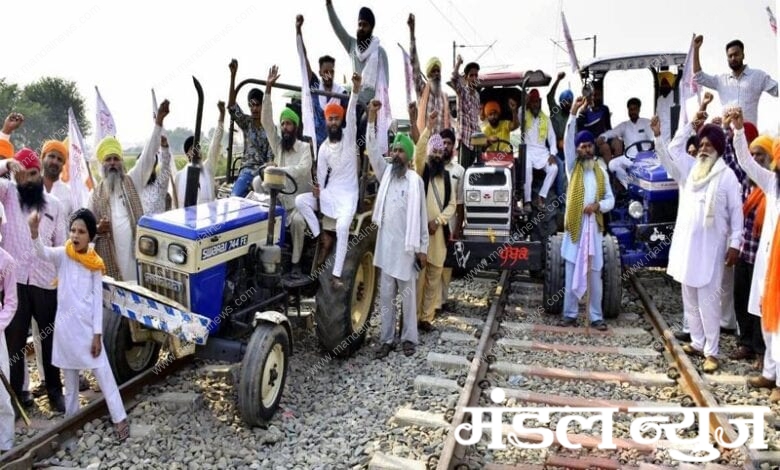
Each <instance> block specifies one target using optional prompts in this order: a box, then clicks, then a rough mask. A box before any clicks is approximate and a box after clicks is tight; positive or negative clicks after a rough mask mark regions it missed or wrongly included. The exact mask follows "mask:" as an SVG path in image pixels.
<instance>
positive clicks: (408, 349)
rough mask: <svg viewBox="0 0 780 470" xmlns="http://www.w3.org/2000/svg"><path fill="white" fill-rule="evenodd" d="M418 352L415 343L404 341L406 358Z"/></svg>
mask: <svg viewBox="0 0 780 470" xmlns="http://www.w3.org/2000/svg"><path fill="white" fill-rule="evenodd" d="M415 351H416V348H415V347H414V343H412V342H411V341H404V356H406V357H409V356H411V355H413V354H414V353H415Z"/></svg>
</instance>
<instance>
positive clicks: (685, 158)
mask: <svg viewBox="0 0 780 470" xmlns="http://www.w3.org/2000/svg"><path fill="white" fill-rule="evenodd" d="M693 129H694V128H693V127H692V126H691V125H688V126H684V127H682V128H680V129H678V130H677V133H676V134H675V136H674V139H672V142H671V143H670V144H669V146H668V148H667V146H666V143H665V142H664V141H663V140H662V139H661V137H660V136H661V128H660V122H658V119H657V117H656V118H653V123H652V130H653V135H654V136H655V150H656V154H657V155H658V158H659V160H660V161H661V164H662V165H663V166H664V168H665V169H666V171H667V173H669V176H671V177H672V178H674V180H675V181H676V182H677V183H678V185H679V186H680V196H679V197H680V200H679V206H678V209H677V210H678V217H677V223H676V225H675V230H674V237H672V246H671V248H670V249H669V265H668V267H667V272H668V273H669V275H671V276H672V277H673V278H674V279H675V280H676V281H677V282H679V283H680V284H682V295H683V309H684V315H685V317H686V318H687V319H688V325H689V327H690V334H691V344H686V345H685V346H684V347H683V349H684V350H685V351H686V352H687V353H689V354H692V355H703V356H704V357H705V361H704V365H703V370H704V372H714V371H715V370H717V369H718V359H717V357H718V343H719V339H720V319H721V304H720V292H719V290H720V289H721V283H722V279H723V268H724V265H728V266H733V265H735V264H736V262H737V260H738V259H739V247H740V245H741V242H742V222H743V216H742V201H741V197H740V191H741V188H740V186H739V182H738V181H737V177H736V176H735V175H734V172H733V171H729V168H728V166H727V165H726V163H725V162H724V161H723V158H722V156H723V152H724V149H725V146H726V136H725V134H724V133H723V131H722V130H721V128H720V127H718V126H715V125H713V124H707V125H705V126H704V127H702V128H701V130H700V131H699V154H698V155H697V157H696V159H692V158H691V157H690V155H688V153H687V152H686V149H685V144H686V142H687V141H688V138H689V137H690V136H691V135H693ZM727 246H728V251H727V250H726V247H727Z"/></svg>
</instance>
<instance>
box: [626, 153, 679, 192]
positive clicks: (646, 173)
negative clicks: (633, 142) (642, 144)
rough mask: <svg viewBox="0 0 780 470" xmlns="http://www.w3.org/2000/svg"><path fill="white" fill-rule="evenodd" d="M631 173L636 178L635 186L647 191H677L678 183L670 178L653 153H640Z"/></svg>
mask: <svg viewBox="0 0 780 470" xmlns="http://www.w3.org/2000/svg"><path fill="white" fill-rule="evenodd" d="M631 173H632V174H633V175H634V177H635V178H636V179H635V181H634V184H636V185H637V186H639V187H640V188H642V189H644V190H646V191H669V190H677V182H675V181H674V180H673V179H672V178H670V177H669V174H668V173H666V170H665V169H664V167H663V165H661V161H660V160H658V158H657V157H656V156H655V153H653V152H642V153H639V154H638V155H637V156H636V158H635V159H634V165H633V166H632V168H631Z"/></svg>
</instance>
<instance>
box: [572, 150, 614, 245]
mask: <svg viewBox="0 0 780 470" xmlns="http://www.w3.org/2000/svg"><path fill="white" fill-rule="evenodd" d="M593 171H594V172H596V201H600V200H601V199H602V198H603V197H604V193H605V192H606V190H607V188H606V182H605V178H604V173H603V172H602V171H601V168H599V164H598V163H596V164H595V167H594V168H593ZM584 176H585V169H584V168H583V167H582V162H581V161H579V160H577V163H576V164H575V165H574V171H573V172H572V175H571V181H569V192H568V194H567V195H566V215H565V216H564V219H563V220H564V222H563V225H564V229H565V230H566V231H567V232H569V235H570V236H571V241H573V242H574V243H577V242H578V241H579V239H580V229H581V228H582V210H583V209H584V208H585V180H584ZM596 222H598V224H599V231H600V232H604V214H602V213H601V211H599V212H596Z"/></svg>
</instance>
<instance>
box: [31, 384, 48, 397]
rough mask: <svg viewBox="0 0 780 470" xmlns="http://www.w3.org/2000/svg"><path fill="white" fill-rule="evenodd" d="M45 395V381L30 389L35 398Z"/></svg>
mask: <svg viewBox="0 0 780 470" xmlns="http://www.w3.org/2000/svg"><path fill="white" fill-rule="evenodd" d="M44 395H46V381H45V380H44V381H43V382H41V383H39V384H38V386H37V387H35V388H34V389H32V396H34V397H35V398H38V397H42V396H44Z"/></svg>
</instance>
